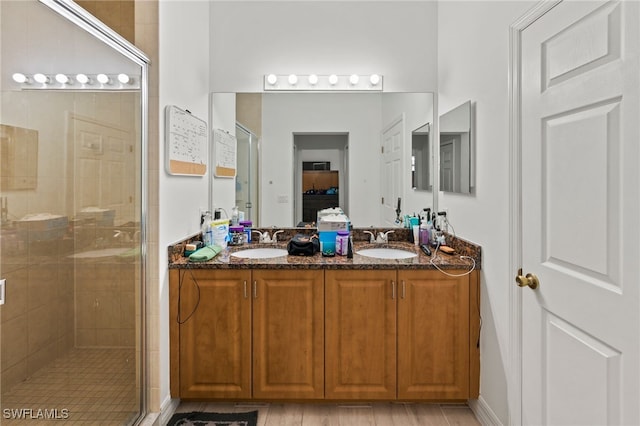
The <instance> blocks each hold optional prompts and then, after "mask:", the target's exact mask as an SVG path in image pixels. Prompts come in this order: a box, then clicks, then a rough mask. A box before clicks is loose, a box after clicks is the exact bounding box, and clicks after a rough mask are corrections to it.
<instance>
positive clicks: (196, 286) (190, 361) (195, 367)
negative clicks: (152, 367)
mask: <svg viewBox="0 0 640 426" xmlns="http://www.w3.org/2000/svg"><path fill="white" fill-rule="evenodd" d="M170 280H171V282H172V285H171V286H170V287H171V289H170V295H169V296H170V298H171V301H172V303H171V309H170V320H171V327H170V334H171V335H170V339H171V373H170V374H171V394H172V395H173V396H180V397H181V398H250V397H251V298H250V297H249V293H248V290H249V289H248V286H249V283H250V282H251V281H250V280H251V271H247V270H228V269H227V270H225V269H172V270H171V275H170Z"/></svg>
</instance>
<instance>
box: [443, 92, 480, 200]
mask: <svg viewBox="0 0 640 426" xmlns="http://www.w3.org/2000/svg"><path fill="white" fill-rule="evenodd" d="M471 114H472V111H471V101H467V102H465V103H464V104H462V105H460V106H458V107H456V108H454V109H452V110H451V111H449V112H447V113H446V114H443V115H441V116H440V190H441V191H444V192H459V193H463V194H469V193H470V192H471V189H472V187H473V167H474V164H473V163H474V161H473V155H474V148H473V143H472V131H471V123H472V117H471Z"/></svg>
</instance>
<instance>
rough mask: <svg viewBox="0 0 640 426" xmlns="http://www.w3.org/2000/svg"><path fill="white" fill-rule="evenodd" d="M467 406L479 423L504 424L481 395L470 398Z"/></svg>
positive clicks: (490, 425) (489, 424)
mask: <svg viewBox="0 0 640 426" xmlns="http://www.w3.org/2000/svg"><path fill="white" fill-rule="evenodd" d="M469 408H471V411H473V414H475V416H476V418H477V419H478V421H479V422H480V424H481V425H483V426H504V425H503V424H502V422H501V421H500V419H499V418H498V416H496V413H494V412H493V410H492V409H491V407H489V404H487V401H485V400H484V398H482V396H480V398H478V399H470V400H469Z"/></svg>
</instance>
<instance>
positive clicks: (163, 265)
mask: <svg viewBox="0 0 640 426" xmlns="http://www.w3.org/2000/svg"><path fill="white" fill-rule="evenodd" d="M158 12H159V28H160V31H159V35H160V40H159V41H160V42H159V58H160V60H159V63H157V64H152V65H153V66H157V67H158V70H159V75H160V88H159V93H158V96H159V103H160V108H161V119H160V125H159V127H160V128H159V129H158V131H159V133H160V137H159V140H160V143H161V144H162V146H161V147H160V162H159V164H151V165H150V167H159V168H160V182H159V184H160V185H159V205H160V212H159V218H158V220H159V230H160V231H159V235H158V236H157V238H158V247H159V251H160V253H159V255H158V258H159V264H158V268H159V271H160V275H159V276H160V280H159V285H160V286H161V288H160V289H159V294H160V300H159V301H158V303H159V304H158V307H157V309H158V318H157V322H156V321H153V322H152V323H153V324H157V327H158V329H157V330H153V329H152V330H151V334H152V336H150V338H151V339H153V338H154V337H155V336H153V333H156V332H157V333H158V335H157V338H158V341H159V344H160V351H159V353H158V357H159V359H160V382H159V383H151V392H152V393H153V392H159V399H160V401H161V404H162V407H161V408H165V407H166V404H167V403H168V401H169V300H168V298H169V292H168V288H169V280H168V270H167V246H168V245H170V244H171V243H173V242H176V241H178V240H182V239H184V238H185V237H187V236H189V235H192V234H195V233H197V232H198V231H199V228H200V220H199V214H200V212H199V208H200V207H206V206H207V204H208V190H209V185H208V180H207V179H208V173H207V175H206V176H204V177H184V176H171V175H169V174H167V173H166V171H165V166H164V164H165V156H164V148H163V147H164V143H163V142H164V124H165V121H164V108H165V106H166V105H176V106H178V107H180V108H182V109H189V110H190V111H191V112H192V113H193V114H194V115H196V116H198V117H200V118H203V119H205V120H207V121H208V116H209V104H208V98H209V95H208V94H209V92H210V91H211V90H209V78H210V73H209V37H210V34H209V3H208V2H202V1H182V2H177V1H160V2H159V3H158ZM151 131H154V130H153V129H151ZM151 306H152V309H156V308H155V307H154V305H153V304H151ZM152 315H153V313H152Z"/></svg>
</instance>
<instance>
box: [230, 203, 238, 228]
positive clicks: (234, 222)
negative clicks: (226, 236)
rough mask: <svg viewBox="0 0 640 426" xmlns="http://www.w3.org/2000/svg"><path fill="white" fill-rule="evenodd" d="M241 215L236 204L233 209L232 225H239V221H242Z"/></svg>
mask: <svg viewBox="0 0 640 426" xmlns="http://www.w3.org/2000/svg"><path fill="white" fill-rule="evenodd" d="M239 217H240V213H239V212H238V206H234V207H233V208H232V209H231V225H232V226H237V225H238V223H239V221H240V219H239Z"/></svg>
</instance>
